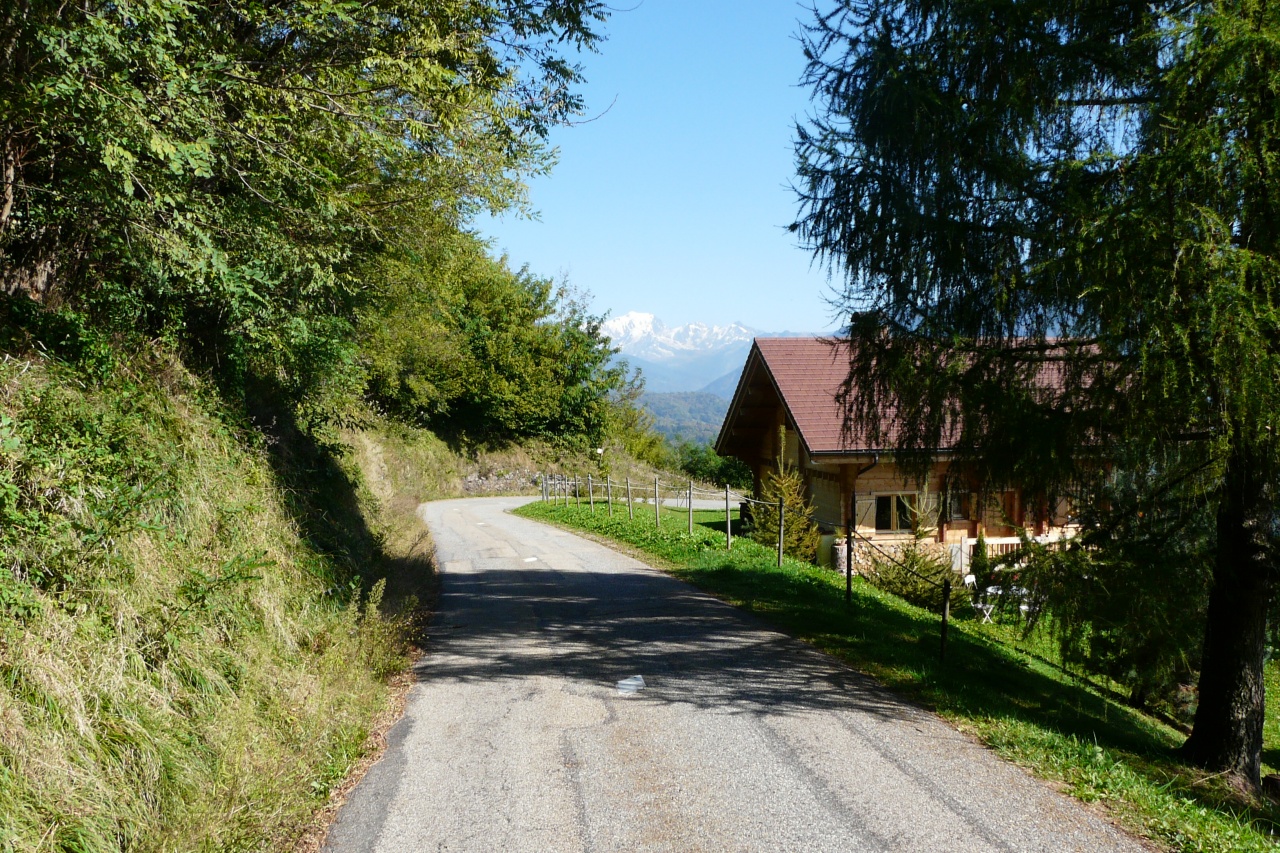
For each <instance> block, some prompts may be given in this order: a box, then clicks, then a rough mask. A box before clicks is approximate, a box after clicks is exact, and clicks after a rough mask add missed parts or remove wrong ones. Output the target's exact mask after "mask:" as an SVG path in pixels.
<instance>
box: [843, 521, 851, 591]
mask: <svg viewBox="0 0 1280 853" xmlns="http://www.w3.org/2000/svg"><path fill="white" fill-rule="evenodd" d="M844 603H845V606H846V607H848V606H849V605H852V604H853V516H852V515H850V516H849V526H848V527H846V528H845V530H844Z"/></svg>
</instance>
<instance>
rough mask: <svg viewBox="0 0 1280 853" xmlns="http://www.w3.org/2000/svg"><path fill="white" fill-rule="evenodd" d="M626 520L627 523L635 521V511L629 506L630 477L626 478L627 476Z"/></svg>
mask: <svg viewBox="0 0 1280 853" xmlns="http://www.w3.org/2000/svg"><path fill="white" fill-rule="evenodd" d="M627 520H628V521H635V520H636V511H635V509H634V508H632V506H631V477H630V475H628V476H627Z"/></svg>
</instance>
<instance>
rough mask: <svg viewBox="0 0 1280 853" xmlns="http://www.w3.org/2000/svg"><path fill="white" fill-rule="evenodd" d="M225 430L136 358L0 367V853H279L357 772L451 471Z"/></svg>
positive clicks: (449, 455)
mask: <svg viewBox="0 0 1280 853" xmlns="http://www.w3.org/2000/svg"><path fill="white" fill-rule="evenodd" d="M228 409H229V407H228V406H227V405H226V404H225V402H224V401H222V400H221V399H220V398H219V397H218V395H217V394H215V393H214V392H213V391H212V389H210V388H209V387H208V386H207V385H206V384H204V383H202V382H201V381H199V380H197V379H195V378H194V377H192V376H191V375H190V374H189V373H187V372H186V371H185V370H184V369H183V368H182V366H181V365H180V364H177V363H176V362H171V361H164V360H163V359H160V358H153V359H151V360H148V359H146V358H143V357H139V358H138V359H137V360H136V361H135V362H133V363H132V364H129V365H123V366H121V365H116V366H114V367H111V368H110V369H106V370H98V371H94V370H87V371H86V370H81V369H74V368H71V367H69V366H67V365H64V364H61V363H58V362H56V361H54V360H51V359H49V358H46V357H41V356H32V357H29V358H12V357H7V358H6V359H5V360H4V361H3V362H0V522H2V524H0V559H2V560H3V568H4V570H3V571H0V849H4V850H35V849H43V848H48V849H54V850H58V849H65V850H83V851H98V850H121V849H129V850H138V851H148V850H156V851H161V850H165V851H167V850H194V849H218V850H235V849H264V848H273V849H280V848H287V847H288V846H290V845H291V844H293V843H294V841H295V840H296V839H297V838H298V837H299V835H300V834H301V833H303V832H304V831H305V830H306V828H307V827H308V825H309V824H310V823H311V822H312V821H313V813H314V812H315V811H316V809H317V808H318V807H320V806H321V805H322V804H323V803H324V802H325V799H326V796H327V794H328V792H329V790H330V789H331V788H332V787H333V786H334V785H336V784H338V783H340V782H341V781H342V780H343V778H344V777H345V776H346V774H347V773H348V771H349V769H350V768H351V766H352V765H353V763H354V762H355V761H357V760H358V759H359V758H360V756H361V755H362V753H363V752H364V751H365V750H366V749H367V748H368V744H367V742H366V736H367V734H368V732H369V729H370V725H371V724H372V722H373V721H374V720H375V717H376V716H377V715H378V714H379V713H380V712H383V711H384V710H385V708H386V706H387V702H388V698H389V695H390V693H391V688H390V687H389V686H388V679H389V677H390V676H393V675H395V674H397V673H400V672H402V671H403V670H404V667H405V665H406V664H407V662H408V657H407V652H408V649H407V646H406V640H407V639H408V637H409V634H410V621H411V616H412V614H413V612H414V603H413V598H412V596H415V595H417V596H424V595H427V596H429V593H430V590H431V565H430V543H429V541H427V540H426V538H425V536H424V534H423V531H422V527H421V525H420V523H418V521H417V518H416V514H415V510H416V505H417V501H418V499H419V498H420V497H426V496H429V495H419V494H418V492H419V491H427V492H431V491H443V492H446V493H448V492H451V491H455V490H456V491H458V492H460V488H458V487H456V485H455V482H460V481H461V479H462V476H463V475H462V473H461V472H462V471H464V470H465V468H466V466H467V465H468V464H470V461H469V460H466V459H463V458H461V457H459V456H458V455H457V454H455V453H453V452H452V451H450V450H449V449H448V448H447V447H446V446H445V445H444V444H443V443H442V442H439V441H438V440H436V439H434V437H432V436H430V435H429V434H425V433H417V434H413V433H405V435H404V436H397V434H396V433H395V431H394V430H391V429H389V428H381V429H376V430H372V431H366V432H363V433H351V434H348V435H347V436H346V438H347V439H349V440H350V441H351V442H352V443H353V444H354V448H348V447H345V446H344V445H343V443H342V442H341V441H338V440H336V438H335V440H334V441H332V442H331V443H329V444H324V443H322V442H318V441H316V440H315V439H314V438H311V437H307V436H304V435H303V434H302V433H301V432H300V431H299V430H297V429H295V428H293V427H292V426H290V425H289V424H288V423H287V420H286V421H285V422H283V423H282V422H279V421H276V420H273V421H272V423H273V426H272V427H271V428H270V429H268V430H266V431H265V432H263V431H259V430H257V429H254V428H252V427H251V426H249V425H248V424H246V423H244V422H243V421H240V420H237V418H236V417H234V416H232V415H229V414H228V413H227V412H228ZM388 448H389V449H388ZM366 472H368V473H367V474H366ZM450 472H457V473H456V476H454V474H453V473H450ZM430 496H434V495H430ZM384 578H385V579H386V580H387V584H386V589H387V598H388V599H392V598H394V599H395V600H396V602H397V606H395V607H388V606H387V605H386V603H385V602H384V603H383V606H382V607H381V608H380V607H379V606H378V605H379V602H378V598H379V595H380V592H381V590H382V588H383V585H382V584H381V583H380V580H381V579H384ZM380 611H381V612H380ZM387 613H391V614H393V615H386V614H387Z"/></svg>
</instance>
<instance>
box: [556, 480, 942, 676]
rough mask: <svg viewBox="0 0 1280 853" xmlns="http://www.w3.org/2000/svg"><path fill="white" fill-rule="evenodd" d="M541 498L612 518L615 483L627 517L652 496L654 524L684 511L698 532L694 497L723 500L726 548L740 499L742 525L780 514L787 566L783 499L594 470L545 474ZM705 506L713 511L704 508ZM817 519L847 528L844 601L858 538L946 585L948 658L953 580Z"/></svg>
mask: <svg viewBox="0 0 1280 853" xmlns="http://www.w3.org/2000/svg"><path fill="white" fill-rule="evenodd" d="M541 479H542V500H543V501H544V502H547V503H552V504H555V505H561V504H563V505H564V506H569V505H570V504H572V505H574V506H577V507H581V506H582V504H583V502H584V492H585V502H586V504H587V507H588V509H589V511H590V512H592V513H594V512H595V511H596V496H597V494H598V495H599V496H600V502H601V503H603V504H604V506H605V511H607V512H608V513H609V515H610V517H612V516H613V513H614V508H615V505H616V504H618V502H619V501H618V498H615V493H614V490H615V487H616V488H617V489H618V491H619V492H620V493H621V494H620V495H619V496H618V497H619V498H621V503H622V505H624V506H625V507H626V510H627V517H628V518H629V519H631V520H634V519H635V514H636V505H637V504H639V505H640V506H641V509H642V511H643V508H644V506H645V505H646V504H647V503H648V502H649V501H650V500H652V502H653V522H654V527H655V528H657V529H661V527H662V510H663V509H664V508H665V509H668V510H674V511H677V512H678V511H681V510H683V511H684V512H686V513H687V514H688V532H689V533H690V534H692V533H693V513H694V511H695V507H694V501H695V500H698V499H703V500H707V501H710V500H714V501H716V502H717V503H718V502H719V501H720V500H723V501H724V536H725V550H727V551H731V550H732V549H733V519H732V504H733V503H737V504H738V508H739V520H740V523H741V520H742V516H743V515H744V514H746V512H747V511H748V509H749V508H750V507H752V506H761V507H767V508H769V509H770V510H772V511H774V512H776V513H777V514H778V515H777V518H778V540H777V560H778V566H779V567H781V566H782V558H783V556H784V543H785V535H786V515H787V513H786V505H785V502H784V501H783V500H782V499H781V498H780V499H778V500H777V501H763V500H760V499H759V498H754V497H751V496H750V495H743V494H739V493H738V492H735V491H733V490H732V489H730V488H729V486H727V485H726V486H725V487H724V490H723V491H713V490H710V489H704V488H700V487H698V486H696V485H694V482H693V481H692V480H688V481H687V482H685V483H682V484H679V485H675V484H671V483H663V482H662V480H661V478H660V477H654V478H653V484H652V486H650V485H649V483H648V482H647V481H645V482H643V483H641V482H639V481H636V482H633V481H632V479H631V478H630V477H626V478H624V480H623V481H622V482H616V481H614V480H613V478H612V477H611V476H609V475H605V478H604V482H601V481H600V480H599V479H598V478H596V477H595V476H594V475H592V474H588V475H587V476H586V477H585V478H584V477H582V476H580V475H578V474H574V475H572V476H570V475H566V474H544V475H542V478H541ZM704 509H709V508H705V507H704ZM809 520H810V521H811V522H812V523H814V524H818V525H822V526H826V527H829V528H831V529H833V530H834V529H839V528H841V527H843V528H844V530H845V549H844V562H845V565H844V576H845V604H846V605H847V606H852V602H853V552H854V542H855V541H857V542H859V543H860V544H861V545H862V546H864V547H865V548H869V549H871V550H872V551H874V552H875V553H876V554H878V555H879V556H880V558H881V559H883V560H885V561H887V562H890V563H892V564H893V565H895V566H897V567H898V568H899V569H901V570H902V571H904V572H907V573H908V574H910V575H913V576H914V577H916V578H917V579H919V580H920V581H922V582H924V583H926V584H929V585H931V586H933V587H934V588H937V589H941V591H942V608H941V609H942V613H941V616H942V626H941V636H940V641H941V642H940V646H939V658H940V659H941V660H943V661H945V660H946V657H947V629H948V623H949V622H950V618H951V578H950V577H944V578H943V579H942V581H938V580H937V579H936V578H930V577H927V576H926V575H923V574H921V573H920V572H918V571H916V570H915V569H913V568H912V567H911V566H909V565H907V564H906V563H904V562H903V561H902V560H900V559H899V558H898V557H897V556H896V555H895V554H893V553H892V552H890V551H889V550H887V549H885V548H884V547H882V546H881V545H880V544H879V543H878V542H874V541H872V540H871V539H868V538H867V537H866V536H864V535H862V534H861V533H859V532H858V529H857V525H856V524H855V523H854V521H853V519H852V518H850V519H849V520H848V521H847V522H840V521H833V520H831V519H826V518H816V517H811V518H810V519H809Z"/></svg>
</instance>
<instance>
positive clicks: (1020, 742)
mask: <svg viewBox="0 0 1280 853" xmlns="http://www.w3.org/2000/svg"><path fill="white" fill-rule="evenodd" d="M517 512H519V513H520V514H522V515H526V516H528V517H530V518H536V519H541V520H545V521H549V522H552V523H556V524H561V525H565V526H569V527H576V528H580V529H584V530H588V531H591V532H593V533H595V534H598V535H600V536H602V537H605V538H608V539H613V540H615V541H618V542H622V543H625V544H627V545H630V546H632V547H634V548H637V549H639V550H641V551H643V552H644V553H645V554H647V555H648V556H649V557H650V558H652V562H653V563H654V564H655V565H658V566H660V567H663V568H665V569H666V570H668V571H669V572H671V573H672V574H673V575H675V576H677V577H679V578H682V579H684V580H687V581H690V582H691V583H693V584H695V585H697V586H699V587H700V588H702V589H705V590H707V591H709V592H711V593H713V594H715V595H717V596H719V597H720V598H722V599H724V600H726V601H728V602H730V603H732V604H734V605H736V606H739V607H742V608H744V609H746V610H749V611H751V612H752V613H755V614H757V615H759V616H761V617H763V618H765V619H767V620H769V621H770V622H772V623H773V624H775V625H777V626H778V627H779V628H781V629H782V630H784V631H786V632H787V633H789V634H791V635H793V636H796V637H799V638H801V639H803V640H805V641H807V642H809V643H812V644H813V645H815V646H817V647H818V648H821V649H823V650H825V651H828V652H830V653H832V654H834V655H836V656H838V657H840V658H842V659H843V660H845V661H847V662H848V663H849V664H851V665H852V666H854V667H855V668H857V669H859V670H861V671H863V672H866V673H869V674H871V675H873V676H874V677H876V678H877V679H879V680H880V681H881V682H883V683H884V684H886V685H888V686H889V687H890V688H892V689H894V690H896V691H899V692H901V693H903V694H906V695H907V696H910V697H912V698H913V699H916V700H917V701H920V702H921V703H923V704H925V705H927V706H929V707H931V708H933V709H935V710H936V711H937V712H938V713H940V714H941V715H942V716H944V717H946V718H947V719H948V720H950V721H951V722H952V723H954V724H955V725H957V726H958V727H959V728H961V729H963V730H964V731H968V732H971V733H972V734H974V735H975V736H977V737H978V738H980V739H981V740H982V741H984V742H985V743H987V744H989V745H990V746H991V747H992V748H993V749H995V750H996V751H997V752H998V753H999V754H1000V755H1002V756H1004V757H1005V758H1008V759H1010V760H1012V761H1014V762H1017V763H1018V764H1021V765H1023V766H1025V767H1027V768H1029V769H1031V770H1032V771H1034V772H1035V773H1037V774H1039V775H1041V776H1043V777H1045V778H1047V779H1050V780H1053V781H1055V782H1058V783H1061V784H1062V786H1063V787H1064V789H1065V790H1067V791H1068V792H1070V793H1071V794H1073V795H1074V796H1076V797H1079V798H1080V799H1082V800H1086V801H1094V802H1102V803H1104V804H1105V805H1106V806H1108V807H1109V809H1110V810H1111V811H1112V813H1113V814H1114V815H1115V816H1116V817H1117V819H1118V820H1119V821H1120V822H1121V823H1122V824H1123V825H1125V826H1127V827H1128V828H1130V829H1131V830H1133V831H1135V832H1137V833H1139V834H1142V835H1144V836H1147V837H1149V838H1151V839H1153V840H1155V841H1157V842H1158V843H1160V844H1162V845H1165V846H1167V847H1169V848H1171V849H1174V850H1186V851H1225V850H1232V851H1237V850H1238V851H1249V850H1259V851H1261V850H1272V849H1274V842H1273V835H1272V833H1273V831H1274V830H1275V828H1276V825H1277V821H1278V820H1280V810H1277V809H1276V808H1275V807H1274V806H1272V805H1271V804H1269V803H1253V802H1244V801H1242V800H1241V799H1240V798H1239V797H1238V795H1237V794H1236V793H1235V792H1234V791H1233V790H1232V789H1230V788H1229V787H1228V786H1226V785H1225V784H1222V782H1221V780H1219V779H1217V778H1215V777H1213V776H1211V775H1207V774H1205V773H1203V772H1200V771H1198V770H1195V769H1193V768H1189V767H1187V766H1186V765H1184V764H1182V763H1180V762H1178V761H1177V760H1175V758H1174V756H1173V754H1172V750H1173V749H1174V748H1175V747H1176V746H1177V745H1178V744H1179V743H1181V741H1182V739H1183V735H1182V734H1181V733H1180V732H1178V731H1176V730H1175V729H1173V728H1171V727H1169V726H1167V725H1165V724H1163V723H1161V722H1160V721H1158V720H1155V719H1153V718H1151V717H1148V716H1145V715H1143V714H1141V713H1139V712H1137V711H1135V710H1133V709H1132V708H1129V707H1127V706H1125V705H1124V704H1122V703H1121V702H1118V701H1116V699H1115V698H1114V697H1112V696H1109V695H1107V694H1106V693H1105V692H1104V691H1099V690H1097V689H1095V688H1094V687H1093V686H1092V685H1090V684H1088V683H1086V682H1085V681H1083V680H1082V679H1079V678H1077V677H1075V676H1073V675H1071V674H1070V673H1067V672H1065V671H1064V670H1063V669H1062V668H1061V667H1059V666H1057V665H1056V663H1055V661H1054V660H1052V658H1051V657H1048V656H1046V655H1045V654H1043V653H1044V652H1046V651H1049V650H1051V648H1052V645H1051V644H1050V643H1047V642H1043V640H1042V639H1041V640H1037V639H1035V638H1033V639H1032V640H1031V641H1030V643H1027V644H1024V643H1023V642H1022V641H1020V640H1019V639H1018V637H1019V632H1017V631H1016V630H1015V629H1013V628H1011V627H1010V626H1002V625H995V626H988V625H980V624H978V623H977V621H976V620H975V619H974V618H973V616H972V614H968V613H964V612H960V613H957V614H956V615H957V619H956V621H955V622H953V624H952V631H951V635H950V644H949V647H948V655H947V662H946V663H945V664H941V663H939V661H938V628H939V619H938V617H937V615H936V614H932V613H929V612H927V611H925V610H922V609H920V608H917V607H914V606H912V605H910V604H907V603H906V602H904V601H902V600H901V599H898V598H897V597H895V596H892V595H888V594H886V593H883V592H881V591H879V590H877V589H875V588H874V587H872V586H870V585H869V584H867V583H865V582H864V581H863V580H862V579H860V578H859V579H856V580H855V582H854V587H853V603H852V606H851V607H846V605H845V601H844V578H843V576H842V575H840V574H838V573H836V572H832V571H829V570H825V569H820V568H817V567H814V566H810V565H808V564H804V563H799V562H796V561H794V560H790V559H788V560H785V561H784V563H783V566H782V567H781V568H778V567H777V565H776V552H775V551H773V550H772V549H769V548H764V547H762V546H760V545H758V544H756V543H755V542H752V541H749V540H746V539H735V540H734V546H733V551H732V553H726V552H725V550H724V534H723V532H720V531H722V530H723V525H724V512H723V511H721V512H718V513H717V512H695V514H694V520H695V526H694V533H693V534H692V535H690V534H688V533H687V532H686V528H685V525H686V523H687V517H686V515H685V513H684V512H680V511H674V510H672V511H664V513H663V526H662V529H661V530H658V529H657V528H656V527H655V525H654V520H653V509H652V505H650V506H648V507H645V509H644V511H643V512H641V511H637V512H636V518H635V520H634V521H629V520H628V518H627V513H626V510H625V508H623V509H622V510H621V511H619V510H618V509H616V508H615V512H614V515H613V517H612V518H610V517H609V516H608V514H607V512H605V511H604V508H603V507H599V506H597V508H596V511H595V513H594V514H592V513H590V512H588V511H587V509H586V508H585V507H584V508H576V507H565V506H558V507H557V506H552V505H549V504H543V503H533V504H530V505H528V506H527V507H524V508H522V509H520V510H518V511H517ZM1020 645H1022V646H1029V647H1030V648H1033V649H1035V650H1038V651H1040V652H1042V654H1039V655H1036V654H1030V653H1028V651H1027V649H1026V648H1019V646H1020ZM1270 674H1271V675H1272V677H1273V678H1274V677H1275V669H1274V667H1273V668H1272V669H1271V670H1270ZM1274 686H1275V685H1274V684H1269V687H1274ZM1268 697H1269V703H1271V704H1270V705H1269V708H1268V727H1267V738H1268V739H1267V748H1268V751H1267V758H1268V761H1269V762H1271V763H1273V764H1274V762H1275V758H1276V754H1277V753H1276V750H1277V749H1280V738H1277V735H1278V734H1280V730H1278V728H1277V724H1276V716H1277V715H1276V714H1275V713H1273V711H1274V710H1277V709H1276V708H1275V701H1276V693H1275V691H1274V690H1271V691H1269V693H1268Z"/></svg>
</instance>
